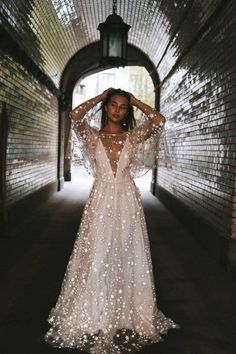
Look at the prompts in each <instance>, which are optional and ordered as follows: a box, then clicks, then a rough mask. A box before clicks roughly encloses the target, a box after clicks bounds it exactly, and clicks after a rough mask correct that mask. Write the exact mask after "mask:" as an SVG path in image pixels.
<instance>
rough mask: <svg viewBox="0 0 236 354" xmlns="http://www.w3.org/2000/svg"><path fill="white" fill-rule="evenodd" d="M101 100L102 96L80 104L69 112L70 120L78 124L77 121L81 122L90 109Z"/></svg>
mask: <svg viewBox="0 0 236 354" xmlns="http://www.w3.org/2000/svg"><path fill="white" fill-rule="evenodd" d="M102 100H103V96H102V94H100V95H98V96H96V97H93V98H91V99H89V100H87V101H85V102H83V103H80V104H79V105H78V106H77V107H76V108H74V109H73V110H72V111H71V112H70V118H71V119H72V121H73V122H74V123H76V122H78V121H79V120H81V119H82V118H83V117H84V116H85V114H86V113H87V112H88V111H89V110H90V109H92V108H93V107H94V106H96V105H97V104H98V103H99V102H101V101H102Z"/></svg>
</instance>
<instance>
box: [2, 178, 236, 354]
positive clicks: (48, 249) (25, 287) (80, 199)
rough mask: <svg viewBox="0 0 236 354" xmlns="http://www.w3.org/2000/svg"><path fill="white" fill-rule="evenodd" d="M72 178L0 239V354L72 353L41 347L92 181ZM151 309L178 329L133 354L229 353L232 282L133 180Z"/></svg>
mask: <svg viewBox="0 0 236 354" xmlns="http://www.w3.org/2000/svg"><path fill="white" fill-rule="evenodd" d="M83 176H84V177H81V178H78V177H76V178H74V181H73V182H70V183H67V184H66V187H65V189H64V190H62V191H61V192H59V193H57V194H56V195H55V196H54V197H53V198H52V199H51V200H50V201H49V202H48V203H47V204H46V205H44V207H43V208H41V209H39V210H36V211H34V212H32V213H31V214H30V215H29V217H28V218H27V220H22V223H21V224H20V225H19V226H18V227H17V229H15V230H14V231H13V232H12V234H11V238H10V239H7V240H6V239H0V246H1V250H0V256H1V268H0V276H1V292H0V354H53V353H55V354H56V353H59V354H70V353H71V354H72V353H82V352H79V351H75V350H69V349H54V348H51V347H50V346H49V345H47V344H46V343H44V341H43V335H44V333H45V332H46V331H47V329H48V324H47V322H46V318H47V315H48V313H49V310H50V308H51V307H52V306H53V305H54V303H55V301H56V299H57V296H58V293H59V290H60V285H61V281H62V278H63V275H64V271H65V267H66V264H67V261H68V258H69V255H70V252H71V250H72V247H73V242H74V238H75V235H76V231H77V228H78V225H79V220H80V217H81V213H82V209H83V206H84V202H85V200H86V198H87V196H88V192H89V188H90V184H91V181H90V180H89V179H88V178H87V176H86V175H85V174H84V173H83ZM138 183H139V186H140V189H141V191H142V195H143V202H144V208H145V214H146V218H147V223H148V229H149V234H150V241H151V250H152V256H153V265H154V274H155V281H156V287H157V294H158V307H159V308H160V309H161V310H162V311H163V312H164V313H165V314H166V315H168V316H169V317H171V318H173V319H174V320H175V321H176V322H178V323H179V324H180V326H181V329H176V330H171V331H170V332H169V333H168V335H167V336H166V337H165V341H163V342H162V343H159V344H156V345H153V346H151V347H148V348H146V349H144V350H143V351H142V352H140V354H141V353H142V354H235V353H236V325H235V323H234V321H236V281H235V279H232V278H231V276H230V275H229V274H227V273H226V272H225V271H224V270H222V269H221V268H220V267H219V266H218V265H217V264H216V263H215V262H214V261H213V260H212V259H211V258H210V257H209V256H208V254H207V253H206V252H205V251H204V250H203V249H202V248H201V247H200V246H199V245H198V243H197V242H196V241H195V240H194V239H193V237H192V235H191V234H189V232H188V231H187V230H186V229H185V228H184V227H183V226H182V225H181V224H180V223H179V222H178V220H176V218H175V217H174V215H173V214H171V213H170V212H169V211H168V210H167V209H166V208H165V207H164V206H163V205H162V204H161V203H160V202H159V201H158V200H157V199H156V198H155V197H153V196H152V195H151V194H150V193H149V192H148V189H149V181H147V178H146V179H143V180H140V181H139V182H138Z"/></svg>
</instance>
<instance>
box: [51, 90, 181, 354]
mask: <svg viewBox="0 0 236 354" xmlns="http://www.w3.org/2000/svg"><path fill="white" fill-rule="evenodd" d="M100 102H102V118H101V129H100V131H99V130H97V129H95V128H92V127H91V126H90V125H89V124H88V122H87V121H86V119H84V116H85V114H86V113H87V112H88V111H89V110H90V109H92V108H93V107H95V106H96V105H97V104H98V103H100ZM133 106H135V107H137V108H138V109H140V110H141V111H142V112H143V113H145V115H146V116H147V121H146V122H145V123H143V124H141V125H139V126H137V127H135V119H134V115H133ZM70 116H71V120H72V124H73V127H74V130H75V132H76V134H77V136H78V138H79V139H80V141H82V145H83V151H84V153H85V154H86V156H87V158H88V159H89V162H90V166H91V168H92V170H93V174H94V183H93V187H92V190H91V193H90V196H89V199H88V201H87V203H86V206H85V209H84V213H83V217H82V220H81V225H80V228H79V232H78V235H77V238H76V241H75V245H74V249H73V252H72V255H71V257H70V260H69V263H68V267H67V271H66V274H65V278H64V281H63V284H62V289H61V294H60V296H59V299H58V301H57V304H56V306H55V308H53V309H52V311H51V313H50V316H49V322H50V324H51V326H52V327H51V328H50V330H49V331H48V332H47V334H46V336H45V339H46V341H48V342H49V343H50V344H52V345H53V346H57V347H70V348H77V349H81V350H85V351H87V352H90V353H100V354H111V353H114V354H118V353H134V352H136V351H138V350H140V349H141V348H142V347H143V346H144V345H147V344H152V343H155V342H158V341H160V340H161V335H162V334H164V333H166V332H167V330H168V329H169V328H176V327H177V325H176V324H175V323H174V322H173V321H172V320H171V319H169V318H166V317H165V316H164V315H163V313H162V312H160V311H159V310H158V309H157V307H156V298H155V288H154V281H153V273H152V263H151V257H150V249H149V241H148V235H147V228H146V224H145V219H144V213H143V208H142V205H141V199H140V194H139V191H138V189H137V187H136V185H135V183H134V181H133V179H132V177H131V174H132V173H133V172H134V171H135V169H136V170H137V168H138V166H139V164H138V162H137V161H138V159H139V157H138V156H137V155H138V154H137V151H140V149H139V147H140V146H142V145H143V144H144V142H145V141H146V140H147V139H149V138H151V137H155V136H157V137H158V136H159V134H160V131H161V128H162V126H163V124H164V122H165V118H164V117H163V116H162V115H161V114H160V113H158V112H157V111H156V110H154V109H152V108H151V107H150V106H148V105H147V104H145V103H143V102H141V101H139V100H138V99H137V98H135V97H134V96H133V95H132V94H131V93H128V92H125V91H122V90H120V89H107V90H105V91H104V92H103V93H102V94H100V95H98V96H96V97H94V98H93V99H91V100H89V101H86V102H84V103H83V104H81V105H79V106H78V107H77V108H75V109H74V110H73V111H72V112H71V114H70Z"/></svg>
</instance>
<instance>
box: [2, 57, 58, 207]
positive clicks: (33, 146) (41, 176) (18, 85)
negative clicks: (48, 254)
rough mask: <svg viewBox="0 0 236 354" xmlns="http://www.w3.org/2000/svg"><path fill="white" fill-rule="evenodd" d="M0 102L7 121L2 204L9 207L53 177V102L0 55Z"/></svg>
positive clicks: (55, 132) (55, 145)
mask: <svg viewBox="0 0 236 354" xmlns="http://www.w3.org/2000/svg"><path fill="white" fill-rule="evenodd" d="M0 85H1V86H0V101H1V102H6V107H7V116H8V120H9V131H8V144H7V165H6V199H7V200H6V202H7V206H10V205H11V204H13V203H14V202H16V201H18V200H20V199H21V198H23V197H25V196H27V195H29V194H30V193H32V192H34V191H36V190H38V189H40V188H41V187H44V186H45V185H47V184H49V183H51V182H55V181H56V178H57V149H58V140H57V139H58V110H57V99H56V98H55V96H53V95H52V94H51V93H50V92H49V91H48V90H47V89H46V88H45V86H44V85H41V84H40V83H39V82H38V81H37V80H36V79H35V78H34V77H33V76H31V75H30V74H29V73H28V72H27V71H26V70H25V69H24V68H23V67H22V66H20V65H19V64H17V62H15V61H14V60H13V59H12V58H10V57H9V56H7V55H4V53H1V65H0Z"/></svg>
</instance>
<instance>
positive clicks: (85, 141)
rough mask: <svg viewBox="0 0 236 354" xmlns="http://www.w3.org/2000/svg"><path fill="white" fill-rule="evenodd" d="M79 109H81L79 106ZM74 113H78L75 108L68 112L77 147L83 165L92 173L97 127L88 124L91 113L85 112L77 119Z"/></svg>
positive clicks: (93, 171)
mask: <svg viewBox="0 0 236 354" xmlns="http://www.w3.org/2000/svg"><path fill="white" fill-rule="evenodd" d="M79 109H81V107H80V108H79ZM76 114H78V112H76V109H75V110H74V111H72V112H71V113H70V118H71V123H72V128H73V130H74V132H75V134H76V136H77V138H78V144H79V148H80V151H81V153H82V157H83V160H82V161H83V165H84V166H85V168H86V170H87V171H88V172H89V173H90V174H92V175H94V174H95V149H96V145H97V140H98V129H96V128H95V127H92V126H91V125H90V124H89V122H90V121H91V116H92V114H90V115H89V114H88V113H87V114H86V115H84V116H83V117H81V118H80V119H77V120H76V119H75V118H76Z"/></svg>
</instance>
